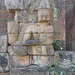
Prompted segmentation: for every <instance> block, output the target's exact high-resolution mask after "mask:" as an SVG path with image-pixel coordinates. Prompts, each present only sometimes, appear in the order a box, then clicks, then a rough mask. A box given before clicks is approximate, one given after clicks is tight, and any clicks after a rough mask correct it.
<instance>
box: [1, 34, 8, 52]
mask: <svg viewBox="0 0 75 75" xmlns="http://www.w3.org/2000/svg"><path fill="white" fill-rule="evenodd" d="M6 51H7V35H3V36H0V52H6Z"/></svg>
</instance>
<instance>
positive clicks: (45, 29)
mask: <svg viewBox="0 0 75 75" xmlns="http://www.w3.org/2000/svg"><path fill="white" fill-rule="evenodd" d="M37 28H38V29H37V30H38V33H40V34H43V33H44V34H50V33H53V32H54V30H53V26H52V24H51V25H50V24H49V23H44V24H43V23H38V27H37Z"/></svg>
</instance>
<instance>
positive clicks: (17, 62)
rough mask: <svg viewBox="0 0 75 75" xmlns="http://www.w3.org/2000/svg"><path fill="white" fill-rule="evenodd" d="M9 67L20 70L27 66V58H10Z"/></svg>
mask: <svg viewBox="0 0 75 75" xmlns="http://www.w3.org/2000/svg"><path fill="white" fill-rule="evenodd" d="M9 64H10V67H12V68H13V67H15V68H20V67H25V66H29V65H30V63H29V56H18V55H16V56H10V63H9Z"/></svg>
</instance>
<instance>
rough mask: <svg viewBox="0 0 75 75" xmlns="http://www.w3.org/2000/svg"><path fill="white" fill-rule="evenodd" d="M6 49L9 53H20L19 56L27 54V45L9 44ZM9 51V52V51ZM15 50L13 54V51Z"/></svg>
mask: <svg viewBox="0 0 75 75" xmlns="http://www.w3.org/2000/svg"><path fill="white" fill-rule="evenodd" d="M8 51H9V53H10V55H16V54H17V55H20V56H26V55H27V53H28V52H27V51H28V49H27V46H9V47H8ZM10 51H11V52H10ZM13 52H15V54H14V53H13Z"/></svg>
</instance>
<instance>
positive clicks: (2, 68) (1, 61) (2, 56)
mask: <svg viewBox="0 0 75 75" xmlns="http://www.w3.org/2000/svg"><path fill="white" fill-rule="evenodd" d="M8 71H9V55H8V53H0V72H8Z"/></svg>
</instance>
